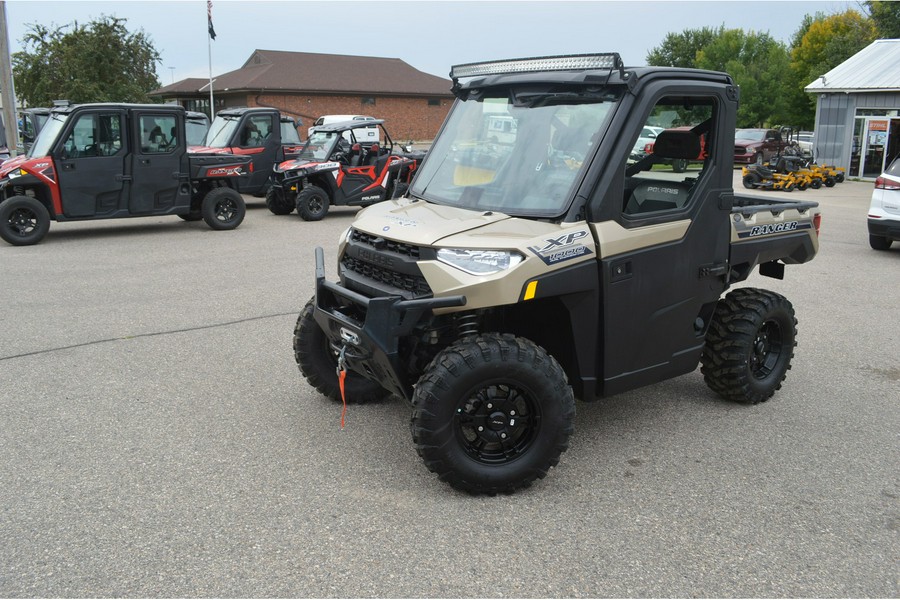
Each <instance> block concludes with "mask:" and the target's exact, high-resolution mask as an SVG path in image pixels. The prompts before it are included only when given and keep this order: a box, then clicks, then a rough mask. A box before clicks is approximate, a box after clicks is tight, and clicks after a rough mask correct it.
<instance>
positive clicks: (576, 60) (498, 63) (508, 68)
mask: <svg viewBox="0 0 900 600" xmlns="http://www.w3.org/2000/svg"><path fill="white" fill-rule="evenodd" d="M620 68H622V59H621V58H620V57H619V53H618V52H610V53H607V54H569V55H566V56H541V57H537V58H520V59H513V60H494V61H489V62H482V63H466V64H464V65H454V66H453V67H451V68H450V79H453V80H456V79H459V78H460V77H478V76H479V75H505V74H510V73H534V72H538V71H583V70H585V69H620Z"/></svg>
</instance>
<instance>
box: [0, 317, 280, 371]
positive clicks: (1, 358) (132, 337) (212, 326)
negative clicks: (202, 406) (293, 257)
mask: <svg viewBox="0 0 900 600" xmlns="http://www.w3.org/2000/svg"><path fill="white" fill-rule="evenodd" d="M296 314H297V311H291V312H284V313H275V314H271V315H260V316H257V317H247V318H246V319H237V320H235V321H226V322H224V323H212V324H210V325H198V326H197V327H185V328H183V329H169V330H167V331H153V332H150V333H137V334H134V335H123V336H119V337H113V338H106V339H102V340H92V341H90V342H82V343H80V344H71V345H69V346H59V347H57V348H45V349H44V350H34V351H32V352H23V353H22V354H12V355H10V356H0V361H4V360H13V359H14V358H24V357H26V356H37V355H40V354H51V353H53V352H59V351H61V350H71V349H73V348H84V347H85V346H96V345H98V344H107V343H109V342H121V341H123V340H136V339H139V338H147V337H158V336H161V335H172V334H173V333H188V332H191V331H201V330H203V329H215V328H217V327H230V326H232V325H240V324H241V323H249V322H251V321H262V320H264V319H275V318H279V317H286V316H289V315H296Z"/></svg>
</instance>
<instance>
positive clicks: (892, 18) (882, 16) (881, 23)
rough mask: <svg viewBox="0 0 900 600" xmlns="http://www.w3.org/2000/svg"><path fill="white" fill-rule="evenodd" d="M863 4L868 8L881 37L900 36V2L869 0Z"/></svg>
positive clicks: (891, 37)
mask: <svg viewBox="0 0 900 600" xmlns="http://www.w3.org/2000/svg"><path fill="white" fill-rule="evenodd" d="M863 6H865V7H866V8H867V9H868V11H869V18H871V19H872V21H873V22H874V23H875V29H876V31H877V32H878V37H879V38H887V39H897V38H900V2H879V0H868V1H867V2H863Z"/></svg>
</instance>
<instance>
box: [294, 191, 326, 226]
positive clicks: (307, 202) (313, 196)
mask: <svg viewBox="0 0 900 600" xmlns="http://www.w3.org/2000/svg"><path fill="white" fill-rule="evenodd" d="M328 204H329V201H328V194H327V193H325V190H323V189H322V188H320V187H319V186H316V185H308V186H306V187H305V188H303V189H302V190H300V192H299V193H297V212H298V213H300V216H301V217H302V218H303V220H304V221H321V220H322V217H324V216H325V215H326V214H328Z"/></svg>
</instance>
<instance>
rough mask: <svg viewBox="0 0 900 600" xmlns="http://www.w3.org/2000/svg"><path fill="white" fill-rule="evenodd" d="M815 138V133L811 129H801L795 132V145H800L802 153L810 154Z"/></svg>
mask: <svg viewBox="0 0 900 600" xmlns="http://www.w3.org/2000/svg"><path fill="white" fill-rule="evenodd" d="M815 139H816V134H815V133H813V132H812V131H801V132H800V133H798V134H797V145H798V146H800V150H802V151H803V154H807V155H810V156H812V153H813V143H814V142H815Z"/></svg>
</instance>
